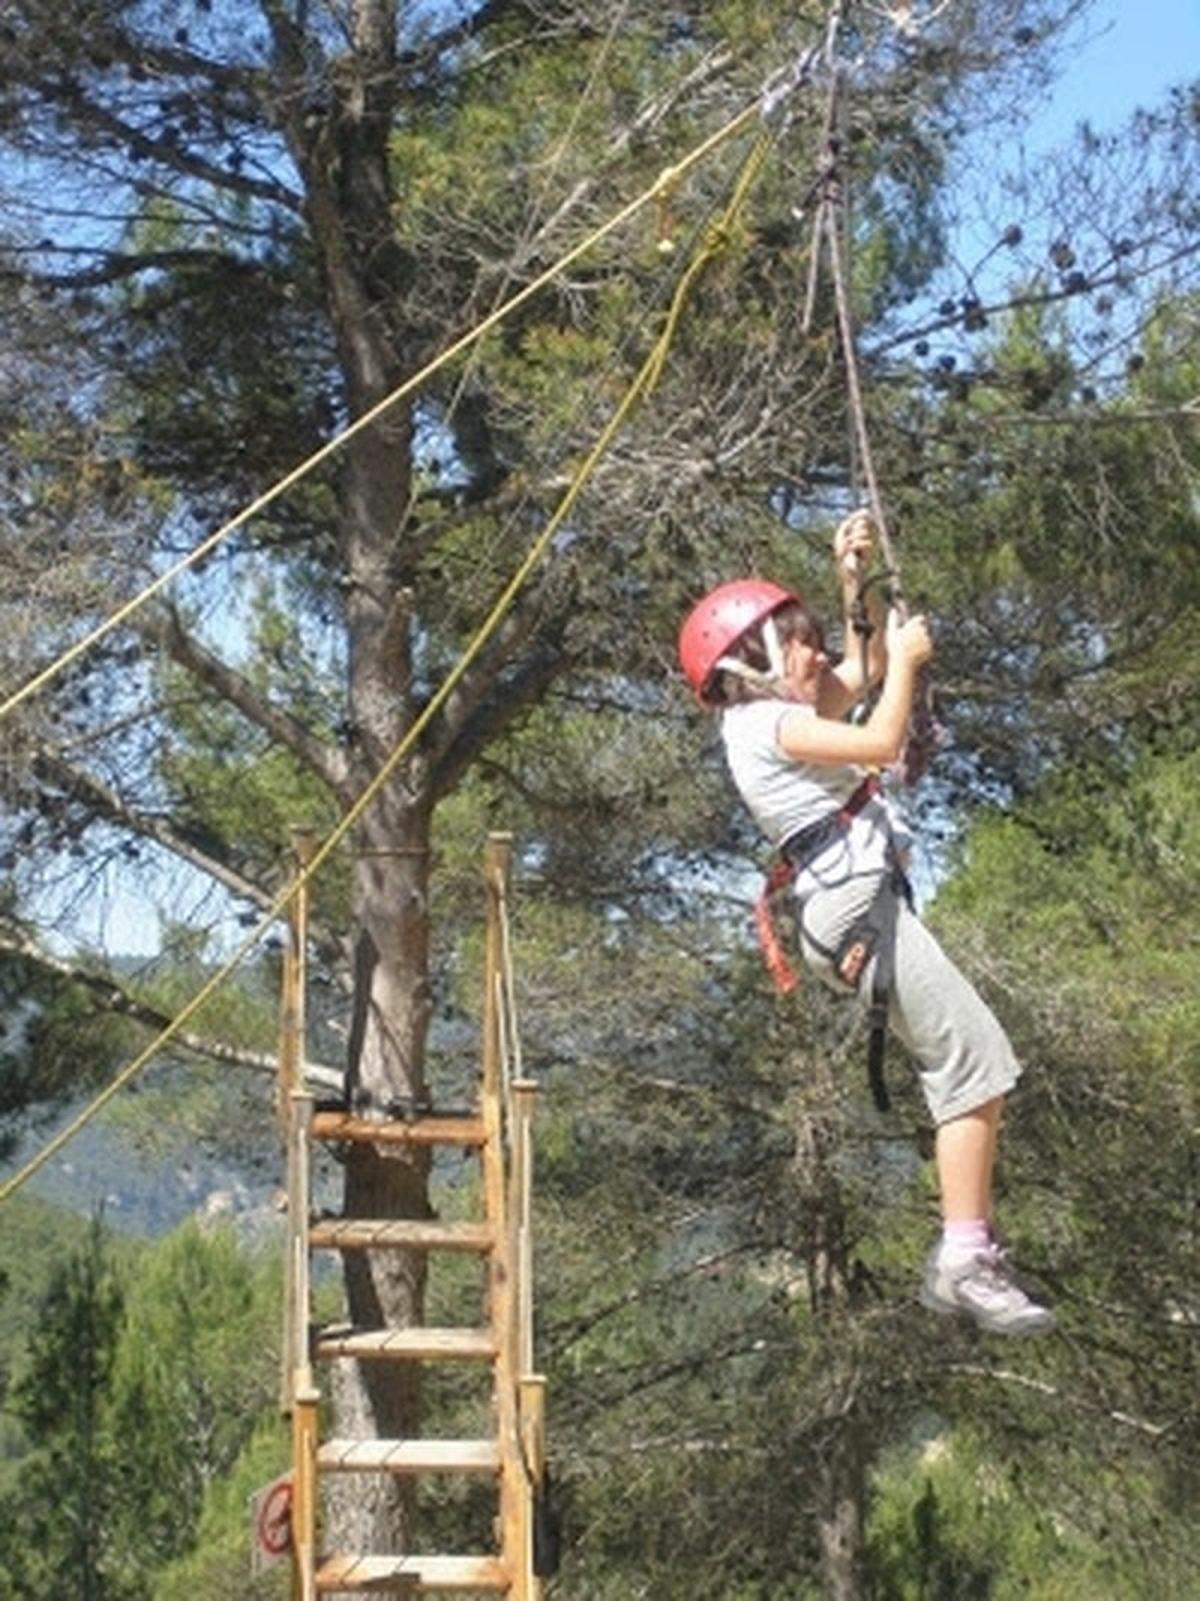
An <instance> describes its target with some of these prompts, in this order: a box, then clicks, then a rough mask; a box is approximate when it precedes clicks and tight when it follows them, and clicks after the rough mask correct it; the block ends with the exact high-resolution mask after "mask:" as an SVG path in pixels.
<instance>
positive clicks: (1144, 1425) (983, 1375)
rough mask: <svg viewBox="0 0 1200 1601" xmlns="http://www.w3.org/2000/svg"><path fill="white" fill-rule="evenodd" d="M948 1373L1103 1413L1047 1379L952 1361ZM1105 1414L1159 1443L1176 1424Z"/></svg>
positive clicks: (1110, 1410)
mask: <svg viewBox="0 0 1200 1601" xmlns="http://www.w3.org/2000/svg"><path fill="white" fill-rule="evenodd" d="M946 1371H947V1372H948V1373H959V1374H962V1375H963V1377H964V1378H972V1379H995V1380H996V1382H997V1383H998V1384H1014V1385H1017V1386H1018V1387H1019V1388H1020V1389H1023V1390H1033V1391H1035V1392H1036V1394H1038V1395H1044V1396H1048V1397H1049V1398H1050V1399H1051V1400H1054V1401H1067V1402H1068V1403H1069V1404H1070V1405H1072V1406H1074V1407H1075V1408H1076V1410H1077V1411H1085V1412H1092V1411H1096V1410H1100V1409H1098V1408H1096V1407H1092V1406H1089V1405H1087V1403H1086V1402H1083V1401H1079V1400H1074V1399H1072V1398H1071V1397H1070V1396H1067V1395H1065V1394H1064V1393H1063V1391H1062V1390H1061V1389H1059V1387H1058V1386H1057V1385H1055V1384H1049V1383H1047V1381H1046V1380H1045V1379H1034V1378H1031V1377H1030V1376H1029V1375H1028V1374H1027V1373H1014V1372H1013V1371H1012V1369H1011V1368H992V1367H984V1366H982V1365H980V1364H977V1363H974V1362H951V1363H950V1364H949V1366H948V1367H947V1369H946ZM1104 1415H1105V1416H1106V1417H1109V1418H1111V1419H1112V1421H1113V1422H1114V1423H1120V1424H1122V1425H1123V1426H1124V1427H1125V1428H1129V1429H1136V1430H1137V1431H1138V1433H1139V1434H1147V1435H1149V1436H1150V1438H1151V1439H1152V1440H1159V1439H1161V1438H1162V1437H1163V1436H1164V1435H1165V1434H1169V1433H1170V1432H1171V1429H1172V1427H1173V1425H1171V1424H1169V1423H1151V1422H1149V1420H1148V1419H1146V1418H1137V1417H1134V1416H1133V1414H1132V1413H1131V1412H1121V1411H1118V1410H1117V1409H1116V1408H1113V1407H1109V1408H1107V1409H1104Z"/></svg>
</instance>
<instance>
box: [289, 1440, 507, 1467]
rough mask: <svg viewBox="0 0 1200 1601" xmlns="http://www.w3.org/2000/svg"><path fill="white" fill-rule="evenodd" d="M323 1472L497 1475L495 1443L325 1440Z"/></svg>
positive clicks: (321, 1459)
mask: <svg viewBox="0 0 1200 1601" xmlns="http://www.w3.org/2000/svg"><path fill="white" fill-rule="evenodd" d="M317 1467H318V1468H319V1469H320V1470H321V1471H322V1472H323V1473H497V1472H499V1469H500V1447H499V1446H498V1445H497V1444H496V1442H495V1440H326V1442H325V1443H324V1445H322V1446H321V1448H320V1450H319V1451H318V1452H317Z"/></svg>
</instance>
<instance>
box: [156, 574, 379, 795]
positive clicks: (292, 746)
mask: <svg viewBox="0 0 1200 1601" xmlns="http://www.w3.org/2000/svg"><path fill="white" fill-rule="evenodd" d="M135 626H138V627H139V628H140V629H141V631H142V633H143V635H144V636H145V637H146V638H147V639H150V640H152V641H153V642H154V643H155V644H157V645H159V646H160V647H161V648H162V649H163V650H165V651H166V653H167V654H168V655H169V656H170V658H171V660H172V661H173V662H175V663H176V664H177V666H180V667H182V668H183V669H184V671H185V672H188V673H191V675H192V677H193V678H196V679H199V681H200V682H201V683H202V684H204V685H205V686H206V687H207V688H208V689H210V690H212V691H213V693H214V694H216V695H218V696H220V698H221V699H222V700H226V701H228V702H229V703H230V705H232V706H236V708H237V709H238V711H240V712H241V714H242V716H243V717H245V718H247V719H248V720H249V721H250V722H252V723H253V724H254V725H255V727H257V728H261V729H262V730H263V732H264V733H266V734H269V735H270V736H271V738H272V739H274V740H277V741H278V742H279V743H280V744H281V745H283V746H284V747H285V749H287V750H289V751H290V752H291V753H292V755H293V756H295V757H296V758H297V760H298V761H300V762H302V763H303V765H304V766H305V767H307V768H308V770H309V771H310V772H311V773H312V774H313V775H314V776H315V777H317V778H319V779H320V780H321V782H322V783H323V784H325V785H326V786H327V787H328V788H329V789H330V790H332V791H333V793H334V794H335V795H336V796H337V798H338V800H339V801H341V802H342V803H343V804H344V805H349V804H350V803H351V802H352V801H353V799H354V795H353V792H352V790H351V789H350V787H349V782H348V779H349V773H348V767H347V763H346V761H345V759H344V757H343V756H342V754H341V752H340V751H339V750H338V749H337V748H336V746H333V745H329V744H326V742H325V741H324V740H321V739H319V738H318V737H317V735H316V734H314V733H313V732H312V730H311V729H310V728H306V727H305V725H304V724H303V723H302V722H301V721H300V720H299V718H297V717H293V716H292V714H291V712H288V711H285V710H284V709H283V708H282V707H280V706H275V705H273V704H272V703H271V701H269V700H268V699H267V697H266V696H265V695H264V694H262V693H261V691H259V690H258V689H256V688H255V686H254V685H253V684H252V683H251V682H250V680H249V679H248V678H246V677H245V676H244V674H242V673H239V672H238V671H237V669H236V668H234V667H230V666H229V665H228V663H227V662H223V661H221V660H220V658H219V657H217V656H214V655H213V654H212V652H211V651H209V650H206V649H205V647H204V646H203V645H201V644H200V642H199V641H198V640H196V639H194V638H193V637H192V635H191V634H189V633H188V631H187V629H186V628H185V627H184V626H183V623H182V622H181V621H180V618H179V614H178V613H177V612H176V611H175V609H174V607H171V606H161V607H159V608H158V610H157V612H156V613H155V614H153V615H151V616H149V617H147V618H146V620H145V621H143V622H141V623H138V624H136V625H135Z"/></svg>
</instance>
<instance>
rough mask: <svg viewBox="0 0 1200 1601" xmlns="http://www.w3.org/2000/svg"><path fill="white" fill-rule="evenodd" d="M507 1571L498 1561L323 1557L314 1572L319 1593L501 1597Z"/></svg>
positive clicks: (471, 1558) (473, 1558)
mask: <svg viewBox="0 0 1200 1601" xmlns="http://www.w3.org/2000/svg"><path fill="white" fill-rule="evenodd" d="M508 1587H509V1585H508V1571H507V1569H506V1568H505V1566H504V1564H503V1563H502V1562H501V1561H500V1560H499V1558H498V1557H354V1556H343V1555H341V1554H338V1555H335V1556H330V1557H326V1559H325V1561H324V1562H322V1564H321V1566H320V1567H319V1568H318V1569H317V1589H318V1591H322V1590H324V1591H330V1590H374V1591H376V1592H384V1591H387V1590H389V1589H391V1590H394V1591H397V1592H399V1593H400V1594H401V1595H403V1594H404V1592H405V1591H406V1590H407V1591H409V1593H410V1594H411V1593H415V1594H418V1595H419V1594H421V1593H430V1592H439V1591H440V1592H441V1593H443V1594H449V1593H452V1592H453V1591H455V1590H468V1591H470V1590H486V1591H490V1592H492V1593H494V1594H497V1595H503V1594H505V1593H506V1592H507V1590H508Z"/></svg>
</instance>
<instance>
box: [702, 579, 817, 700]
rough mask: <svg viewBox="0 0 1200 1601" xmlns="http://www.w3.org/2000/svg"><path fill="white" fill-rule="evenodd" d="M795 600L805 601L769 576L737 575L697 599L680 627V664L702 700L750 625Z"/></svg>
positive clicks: (800, 602)
mask: <svg viewBox="0 0 1200 1601" xmlns="http://www.w3.org/2000/svg"><path fill="white" fill-rule="evenodd" d="M792 602H795V603H796V604H797V605H803V604H804V603H803V601H802V600H801V598H800V596H799V595H797V594H795V593H793V591H792V590H790V589H783V588H782V587H781V586H780V585H779V584H773V583H771V581H770V580H769V579H766V578H735V579H733V581H732V582H731V583H728V584H718V585H717V587H716V589H713V590H710V591H709V593H708V594H707V595H705V597H704V599H703V600H701V601H697V603H696V605H695V606H693V607H692V609H691V611H690V612H689V613H688V614H687V616H686V617H685V618H684V621H683V627H682V628H681V629H680V630H679V665H680V666H681V667H682V668H683V672H684V677H685V678H686V679H687V681H688V683H689V684H690V685H691V686H692V688H693V689H694V690H695V691H696V693H697V695H699V697H700V699H701V700H703V699H704V698H705V692H706V690H707V689H708V687H709V680H710V679H711V678H712V675H713V672H714V671H715V670H716V666H717V663H718V662H719V661H720V659H721V657H722V656H724V655H726V654H727V653H728V652H729V651H730V650H732V648H733V647H734V645H736V644H737V642H738V640H739V639H741V637H742V635H743V634H744V633H746V631H747V630H748V629H751V628H753V627H754V626H755V625H756V624H758V623H761V622H762V620H763V618H764V617H769V616H770V615H771V613H772V612H776V611H778V610H779V608H780V607H781V606H787V605H789V604H790V603H792Z"/></svg>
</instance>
